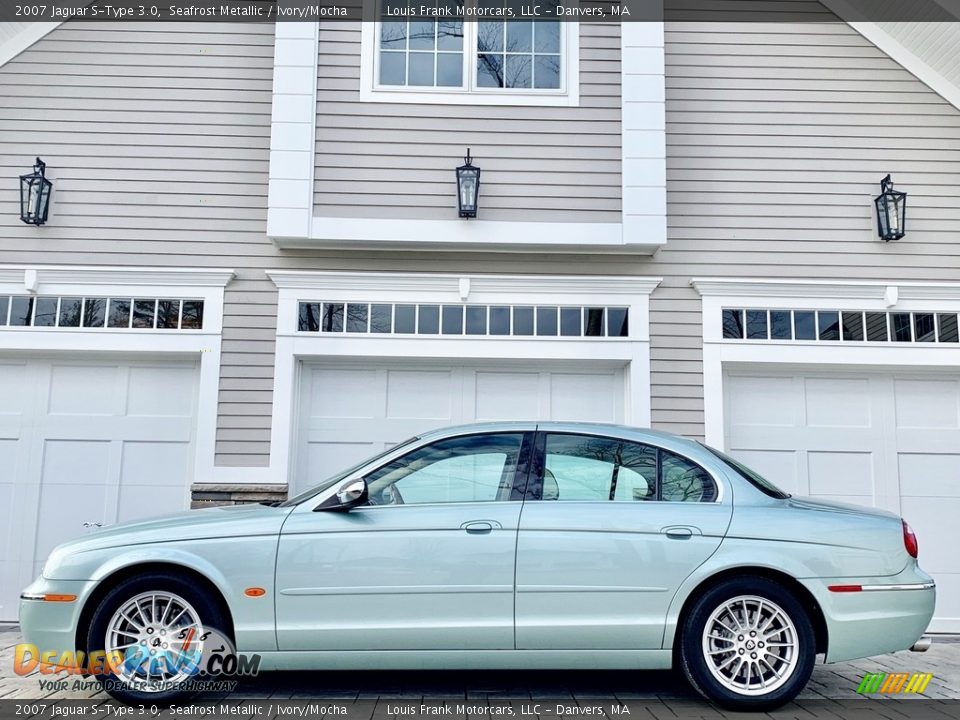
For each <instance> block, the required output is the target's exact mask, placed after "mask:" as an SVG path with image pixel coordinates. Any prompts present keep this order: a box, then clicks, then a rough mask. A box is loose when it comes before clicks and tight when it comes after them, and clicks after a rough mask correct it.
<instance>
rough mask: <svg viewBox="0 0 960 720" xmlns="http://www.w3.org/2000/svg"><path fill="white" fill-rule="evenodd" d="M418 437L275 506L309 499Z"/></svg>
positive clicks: (283, 505)
mask: <svg viewBox="0 0 960 720" xmlns="http://www.w3.org/2000/svg"><path fill="white" fill-rule="evenodd" d="M419 439H420V438H419V437H412V438H409V439H407V440H404V441H403V442H402V443H399V444H397V445H394V446H393V447H391V448H387V449H386V450H384V451H383V452H382V453H380V454H379V455H374V456H373V457H369V458H367V459H366V460H363V461H361V462H358V463H357V464H356V465H351V466H350V467H348V468H347V469H346V470H343V471H341V472H338V473H337V474H336V475H334V476H333V477H329V478H327V479H326V480H324V481H323V482H322V483H320V484H319V485H314V486H313V487H311V488H310V489H309V490H304V491H303V492H302V493H300V494H299V495H294V496H293V497H292V498H290V499H289V500H287V501H286V502H282V503H280V504H279V505H278V506H277V507H292V506H293V505H299V504H300V503H302V502H303V501H304V500H309V499H310V498H312V497H313V496H314V495H317V494H318V493H321V492H323V491H324V490H326V489H327V488H329V487H330V486H331V485H335V484H336V483H338V482H339V481H341V480H343V479H344V478H345V477H348V476H349V475H352V474H353V473H355V472H356V471H357V470H359V469H360V468H362V467H363V466H364V465H369V464H370V463H374V462H376V461H377V460H379V459H380V458H382V457H386V456H387V455H389V454H390V453H392V452H393V451H394V450H397V449H398V448H402V447H404V446H406V445H409V444H410V443H412V442H413V441H414V440H419Z"/></svg>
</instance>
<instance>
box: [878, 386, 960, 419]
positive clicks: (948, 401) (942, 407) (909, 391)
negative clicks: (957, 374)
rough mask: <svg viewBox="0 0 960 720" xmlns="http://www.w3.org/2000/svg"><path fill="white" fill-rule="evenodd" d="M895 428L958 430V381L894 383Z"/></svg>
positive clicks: (959, 407) (959, 412) (959, 392)
mask: <svg viewBox="0 0 960 720" xmlns="http://www.w3.org/2000/svg"><path fill="white" fill-rule="evenodd" d="M894 387H895V398H896V409H897V414H896V422H897V427H898V428H924V429H934V428H945V429H954V430H956V429H958V428H960V382H957V381H951V380H896V381H895V385H894Z"/></svg>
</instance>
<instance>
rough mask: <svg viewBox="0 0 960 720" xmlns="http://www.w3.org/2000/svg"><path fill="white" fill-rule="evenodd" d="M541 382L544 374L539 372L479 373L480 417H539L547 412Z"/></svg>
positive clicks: (476, 404)
mask: <svg viewBox="0 0 960 720" xmlns="http://www.w3.org/2000/svg"><path fill="white" fill-rule="evenodd" d="M539 382H540V375H539V374H538V373H535V372H529V373H518V372H492V371H480V372H477V374H476V383H475V391H474V407H475V408H476V419H477V420H479V421H495V420H509V419H517V418H530V419H537V418H539V417H540V416H541V412H542V411H543V408H542V407H541V403H540V387H539Z"/></svg>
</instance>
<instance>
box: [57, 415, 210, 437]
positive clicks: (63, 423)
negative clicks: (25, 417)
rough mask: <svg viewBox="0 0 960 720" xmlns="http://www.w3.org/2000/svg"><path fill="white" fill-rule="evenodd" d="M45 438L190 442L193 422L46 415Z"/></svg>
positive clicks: (167, 419)
mask: <svg viewBox="0 0 960 720" xmlns="http://www.w3.org/2000/svg"><path fill="white" fill-rule="evenodd" d="M44 430H45V434H46V435H47V437H48V439H57V440H65V441H66V440H69V441H79V440H86V439H93V438H105V437H106V438H110V439H111V440H117V441H121V442H122V441H124V440H139V439H143V438H148V439H150V440H154V441H157V442H190V439H191V437H192V435H193V423H192V422H190V420H189V418H183V419H180V418H170V417H157V418H130V417H123V416H121V415H112V416H108V417H103V416H96V415H93V416H91V415H74V416H71V417H67V416H63V415H54V416H48V417H47V419H46V422H45V423H44Z"/></svg>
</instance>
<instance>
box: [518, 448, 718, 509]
mask: <svg viewBox="0 0 960 720" xmlns="http://www.w3.org/2000/svg"><path fill="white" fill-rule="evenodd" d="M547 435H574V436H581V437H591V438H602V439H604V440H615V441H619V442H632V443H637V444H638V445H646V446H647V447H651V448H653V449H654V450H656V451H657V488H656V489H657V492H656V497H655V498H654V499H653V500H649V499H648V500H642V501H634V502H623V501H620V502H621V504H624V505H630V506H633V505H636V506H638V507H642V506H645V505H647V504H652V505H659V504H661V503H666V504H669V505H722V504H723V501H724V495H725V492H724V484H723V483H722V482H721V481H720V479H719V478H718V477H717V475H716V473H714V472H713V471H712V470H711V469H710V468H708V467H706V466H704V464H703V463H701V462H697V461H696V460H694V459H693V458H691V457H690V456H689V455H687V454H685V453H683V452H680V451H679V450H673V449H671V448H668V447H664V446H663V445H658V444H657V443H654V442H648V441H646V440H634V439H632V438H626V437H619V436H616V435H598V434H597V433H589V432H577V431H575V430H553V429H547V430H538V431H537V437H536V439H535V441H534V444H533V454H532V457H531V458H530V462H529V468H528V471H527V475H528V477H527V486H526V492H525V494H524V502H527V501H530V502H555V501H553V500H543V499H542V493H543V483H542V482H541V483H539V485H538V484H536V483H534V482H531V481H532V480H534V479H535V478H536V477H537V476H538V475H539V474H541V473H542V471H543V470H544V469H545V468H546V466H547V463H546V454H547ZM662 453H670V454H671V455H674V456H676V457H678V458H681V459H683V460H686V461H687V462H688V463H690V464H691V465H695V466H696V467H698V468H700V469H701V470H702V471H703V472H704V473H706V475H707V477H709V478H710V480H711V482H712V483H713V487H714V490H715V491H716V496H715V497H714V499H713V500H710V501H706V502H703V501H700V502H694V503H688V502H683V501H676V500H663V499H662V497H661V493H662V477H661V474H660V473H661V462H662V457H661V456H662ZM537 488H539V490H536V494H537V495H539V496H540V497H535V496H534V491H535V489H537ZM566 502H568V503H590V504H599V503H609V502H616V501H613V500H567V501H566Z"/></svg>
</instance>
